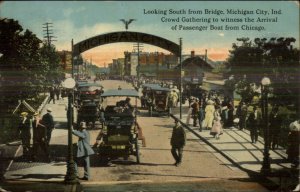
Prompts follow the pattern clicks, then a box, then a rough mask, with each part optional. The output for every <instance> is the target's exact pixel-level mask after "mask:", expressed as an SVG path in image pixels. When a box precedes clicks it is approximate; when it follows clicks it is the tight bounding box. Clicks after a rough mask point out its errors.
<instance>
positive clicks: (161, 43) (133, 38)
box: [73, 31, 181, 57]
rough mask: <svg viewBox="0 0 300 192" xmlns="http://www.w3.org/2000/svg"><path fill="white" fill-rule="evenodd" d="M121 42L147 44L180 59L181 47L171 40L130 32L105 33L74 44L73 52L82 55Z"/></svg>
mask: <svg viewBox="0 0 300 192" xmlns="http://www.w3.org/2000/svg"><path fill="white" fill-rule="evenodd" d="M119 42H140V43H146V44H150V45H154V46H157V47H160V48H163V49H165V50H168V51H170V52H171V53H173V54H174V55H176V56H177V57H180V54H181V50H180V45H178V44H176V43H174V42H172V41H170V40H167V39H165V38H162V37H158V36H155V35H151V34H147V33H140V32H129V31H119V32H112V33H105V34H101V35H97V36H94V37H91V38H89V39H86V40H83V41H81V42H79V43H76V44H74V46H73V52H74V55H79V54H80V53H82V52H84V51H87V50H89V49H92V48H94V47H97V46H101V45H105V44H110V43H119Z"/></svg>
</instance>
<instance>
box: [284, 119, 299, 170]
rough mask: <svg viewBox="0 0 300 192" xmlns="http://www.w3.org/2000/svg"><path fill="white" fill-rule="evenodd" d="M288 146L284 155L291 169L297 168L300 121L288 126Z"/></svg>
mask: <svg viewBox="0 0 300 192" xmlns="http://www.w3.org/2000/svg"><path fill="white" fill-rule="evenodd" d="M289 128H290V131H289V134H288V146H287V150H286V153H287V155H288V160H289V161H290V162H291V164H292V167H298V166H299V151H300V150H299V149H300V147H299V146H300V119H298V120H296V121H294V122H292V123H291V124H290V126H289Z"/></svg>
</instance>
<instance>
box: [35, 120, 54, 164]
mask: <svg viewBox="0 0 300 192" xmlns="http://www.w3.org/2000/svg"><path fill="white" fill-rule="evenodd" d="M32 128H33V158H34V160H36V158H37V156H38V150H39V148H41V150H42V151H43V152H44V153H45V155H46V158H47V160H48V161H49V160H50V157H49V148H48V143H47V127H46V126H45V125H44V124H43V122H42V120H40V119H35V120H34V121H33V122H32Z"/></svg>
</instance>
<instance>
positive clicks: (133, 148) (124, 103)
mask: <svg viewBox="0 0 300 192" xmlns="http://www.w3.org/2000/svg"><path fill="white" fill-rule="evenodd" d="M101 97H102V99H103V101H102V111H103V112H102V113H103V114H102V118H103V120H104V126H103V129H102V130H101V132H100V134H99V136H98V138H97V146H98V152H99V157H100V161H101V162H102V163H104V164H105V163H108V162H109V161H110V160H114V159H117V158H119V157H123V158H124V159H128V157H129V156H130V155H134V156H135V157H136V162H137V163H140V155H139V143H138V140H139V135H138V130H137V129H138V126H137V118H136V107H137V99H138V98H139V94H138V92H137V91H136V90H133V89H126V90H123V89H121V90H107V91H106V92H105V93H103V94H102V95H101ZM125 98H126V99H125ZM130 98H135V104H133V103H131V102H132V101H131V99H130Z"/></svg>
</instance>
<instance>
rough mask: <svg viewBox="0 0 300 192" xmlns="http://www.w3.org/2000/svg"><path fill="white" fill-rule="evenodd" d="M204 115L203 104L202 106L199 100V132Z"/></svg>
mask: <svg viewBox="0 0 300 192" xmlns="http://www.w3.org/2000/svg"><path fill="white" fill-rule="evenodd" d="M204 117H205V112H204V108H203V106H202V102H201V101H199V112H198V120H199V131H200V132H201V131H202V129H203V127H202V124H203V120H204Z"/></svg>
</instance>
